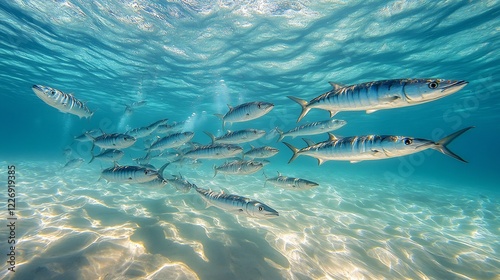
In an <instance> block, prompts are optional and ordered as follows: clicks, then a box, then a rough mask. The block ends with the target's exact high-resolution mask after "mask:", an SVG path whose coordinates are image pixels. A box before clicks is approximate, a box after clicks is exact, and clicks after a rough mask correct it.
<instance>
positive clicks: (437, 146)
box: [283, 127, 473, 165]
mask: <svg viewBox="0 0 500 280" xmlns="http://www.w3.org/2000/svg"><path fill="white" fill-rule="evenodd" d="M471 128H473V127H467V128H464V129H462V130H459V131H457V132H455V133H452V134H450V135H448V136H446V137H444V138H443V139H441V140H439V141H438V142H434V141H431V140H427V139H421V138H413V137H406V136H393V135H366V136H352V137H345V138H336V137H335V136H333V135H332V134H330V139H329V140H328V141H325V142H321V143H317V144H314V143H312V142H309V141H306V142H308V145H309V146H308V147H305V148H302V149H297V148H295V147H294V146H292V145H290V144H288V143H285V142H283V143H284V144H285V145H287V147H288V148H290V149H291V150H292V151H293V156H292V157H291V158H290V161H288V163H290V162H292V161H293V160H294V159H295V158H296V157H297V156H299V155H306V156H310V157H314V158H316V159H317V160H318V164H319V165H320V164H322V163H323V162H325V161H328V160H345V161H350V162H351V163H355V162H360V161H363V160H379V159H386V158H394V157H400V156H406V155H410V154H414V153H418V152H421V151H424V150H427V149H434V150H437V151H439V152H441V153H443V154H445V155H447V156H450V157H452V158H455V159H457V160H460V161H463V162H467V161H465V160H464V159H462V158H461V157H460V156H458V155H456V154H455V153H453V152H452V151H450V150H449V149H448V148H447V145H448V144H450V143H451V142H452V141H453V140H454V139H455V138H457V137H458V136H460V135H461V134H463V133H464V132H466V131H467V130H469V129H471Z"/></svg>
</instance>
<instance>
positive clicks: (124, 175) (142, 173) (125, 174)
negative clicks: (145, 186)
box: [100, 164, 158, 183]
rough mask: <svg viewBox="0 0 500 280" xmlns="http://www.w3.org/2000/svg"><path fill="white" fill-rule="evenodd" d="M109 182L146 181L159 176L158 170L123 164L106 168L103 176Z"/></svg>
mask: <svg viewBox="0 0 500 280" xmlns="http://www.w3.org/2000/svg"><path fill="white" fill-rule="evenodd" d="M100 178H103V179H105V180H106V181H108V182H117V183H145V182H149V181H152V180H154V179H155V178H158V172H157V171H156V170H153V169H149V168H144V167H140V166H130V165H129V166H126V165H125V166H121V165H118V164H115V166H114V167H111V168H106V169H104V170H103V171H102V172H101V177H100Z"/></svg>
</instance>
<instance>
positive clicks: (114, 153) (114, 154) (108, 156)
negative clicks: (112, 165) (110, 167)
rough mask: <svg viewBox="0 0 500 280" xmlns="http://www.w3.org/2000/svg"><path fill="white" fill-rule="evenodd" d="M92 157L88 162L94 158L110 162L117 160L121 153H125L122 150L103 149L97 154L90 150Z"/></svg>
mask: <svg viewBox="0 0 500 280" xmlns="http://www.w3.org/2000/svg"><path fill="white" fill-rule="evenodd" d="M91 154H92V158H91V159H90V161H89V163H91V162H93V161H94V159H99V160H102V161H111V162H116V161H119V160H120V159H121V158H122V157H123V155H124V154H125V153H124V152H122V151H120V150H116V149H109V150H104V151H102V152H101V153H100V154H98V155H96V156H95V155H94V153H93V152H92V151H91Z"/></svg>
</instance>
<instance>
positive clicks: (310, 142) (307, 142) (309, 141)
mask: <svg viewBox="0 0 500 280" xmlns="http://www.w3.org/2000/svg"><path fill="white" fill-rule="evenodd" d="M302 140H304V142H306V144H307V146H309V147H310V146H312V145H316V143H314V141H313V140H311V139H307V138H302Z"/></svg>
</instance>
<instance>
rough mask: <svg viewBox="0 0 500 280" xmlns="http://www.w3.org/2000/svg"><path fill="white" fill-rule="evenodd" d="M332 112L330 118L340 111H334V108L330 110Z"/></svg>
mask: <svg viewBox="0 0 500 280" xmlns="http://www.w3.org/2000/svg"><path fill="white" fill-rule="evenodd" d="M329 112H330V118H333V116H335V115H336V114H337V113H338V112H339V111H334V110H329Z"/></svg>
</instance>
